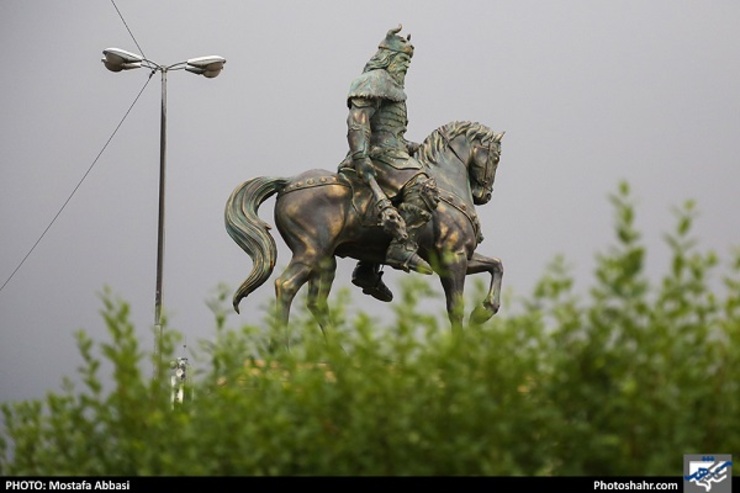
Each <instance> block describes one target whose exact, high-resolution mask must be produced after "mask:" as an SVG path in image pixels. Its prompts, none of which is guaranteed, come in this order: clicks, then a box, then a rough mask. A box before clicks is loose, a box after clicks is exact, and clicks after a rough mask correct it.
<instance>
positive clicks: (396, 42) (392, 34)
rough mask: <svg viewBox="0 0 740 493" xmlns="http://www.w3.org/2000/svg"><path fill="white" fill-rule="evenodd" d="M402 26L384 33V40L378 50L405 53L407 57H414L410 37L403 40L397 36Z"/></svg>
mask: <svg viewBox="0 0 740 493" xmlns="http://www.w3.org/2000/svg"><path fill="white" fill-rule="evenodd" d="M401 29H403V26H401V24H399V25H398V27H397V28H395V29H391V30H389V31H388V33H386V35H385V38H384V39H383V40H382V41H381V42H380V44H379V45H378V48H380V49H384V50H390V51H395V52H397V53H406V54H407V55H408V56H413V55H414V45H412V44H411V35H410V34H409V35H408V36H407V37H405V38H403V37H401V36H398V33H399V32H401Z"/></svg>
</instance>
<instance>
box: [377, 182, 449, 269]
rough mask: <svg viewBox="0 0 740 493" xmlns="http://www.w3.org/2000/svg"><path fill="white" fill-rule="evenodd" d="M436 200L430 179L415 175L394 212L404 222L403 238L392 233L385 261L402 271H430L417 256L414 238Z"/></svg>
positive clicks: (426, 219) (428, 266) (435, 192)
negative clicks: (397, 213)
mask: <svg viewBox="0 0 740 493" xmlns="http://www.w3.org/2000/svg"><path fill="white" fill-rule="evenodd" d="M438 203H439V190H438V189H437V185H436V183H435V181H434V179H433V178H429V177H427V176H426V175H423V174H422V175H418V176H417V177H416V178H414V179H413V180H411V182H409V184H408V185H406V187H404V189H403V203H402V204H401V205H400V206H399V207H398V212H399V213H400V215H401V217H402V218H403V220H404V222H405V223H406V233H407V237H406V238H402V237H400V236H396V237H395V238H393V240H391V243H390V245H389V246H388V250H387V251H386V255H385V257H386V258H385V261H386V263H387V264H388V265H390V266H391V267H394V268H396V269H401V270H404V271H406V272H408V271H410V270H414V271H416V272H420V273H422V274H431V273H432V272H433V270H432V268H431V266H430V265H429V264H428V263H427V262H426V261H425V260H424V259H423V258H421V257H420V256H419V254H418V253H417V250H418V249H419V244H418V237H419V234H420V233H421V230H422V228H423V227H424V226H425V225H426V223H427V222H428V221H429V220H430V219H431V217H432V212H433V211H434V209H435V208H436V207H437V204H438Z"/></svg>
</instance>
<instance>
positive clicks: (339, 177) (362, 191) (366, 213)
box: [281, 167, 395, 227]
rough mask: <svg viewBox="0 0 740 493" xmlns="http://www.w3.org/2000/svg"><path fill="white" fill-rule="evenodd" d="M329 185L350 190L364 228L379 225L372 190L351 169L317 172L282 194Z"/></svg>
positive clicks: (291, 184)
mask: <svg viewBox="0 0 740 493" xmlns="http://www.w3.org/2000/svg"><path fill="white" fill-rule="evenodd" d="M328 185H340V186H344V187H347V188H349V189H350V190H351V191H352V193H351V201H352V208H353V209H354V210H355V213H356V214H357V217H359V218H360V222H361V224H362V225H363V226H367V227H371V226H377V225H378V215H377V212H376V211H375V210H374V207H373V206H374V203H375V197H374V196H373V194H372V191H371V190H370V188H369V187H368V186H367V185H366V184H365V183H364V182H363V181H362V179H361V178H360V177H359V176H358V175H357V172H356V171H355V170H354V169H353V168H350V167H342V168H340V169H339V172H338V173H331V172H330V171H326V170H315V172H314V173H312V174H311V176H310V177H309V178H306V177H303V179H300V180H297V181H291V182H290V183H289V184H288V185H286V186H285V188H283V189H282V191H281V194H286V193H290V192H295V191H296V190H305V189H306V188H314V187H322V186H328ZM394 205H395V204H394Z"/></svg>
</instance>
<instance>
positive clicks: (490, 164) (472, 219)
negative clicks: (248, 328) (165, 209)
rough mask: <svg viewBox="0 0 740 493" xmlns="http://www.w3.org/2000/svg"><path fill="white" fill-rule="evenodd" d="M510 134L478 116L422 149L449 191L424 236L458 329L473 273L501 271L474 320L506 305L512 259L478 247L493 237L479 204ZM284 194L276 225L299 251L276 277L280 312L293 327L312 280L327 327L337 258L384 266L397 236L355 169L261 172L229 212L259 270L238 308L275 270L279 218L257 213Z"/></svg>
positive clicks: (231, 228)
mask: <svg viewBox="0 0 740 493" xmlns="http://www.w3.org/2000/svg"><path fill="white" fill-rule="evenodd" d="M503 135H504V133H503V132H501V133H496V132H493V131H492V130H491V129H490V128H488V127H486V126H484V125H482V124H480V123H476V122H468V121H455V122H450V123H448V124H446V125H443V126H442V127H439V128H438V129H436V130H435V131H433V132H432V133H431V134H430V135H429V136H428V137H427V138H426V139H425V140H424V141H423V142H422V144H421V145H420V146H419V149H418V150H417V152H416V154H415V157H416V159H417V160H419V162H421V163H422V164H423V166H424V167H425V168H426V169H427V170H428V172H429V174H430V176H432V177H433V178H434V179H435V180H436V182H437V187H438V189H439V193H440V197H439V198H440V200H439V203H438V205H437V207H436V209H435V210H434V213H433V217H432V219H431V220H430V221H429V222H428V223H427V225H426V226H425V229H424V230H423V231H422V232H421V234H420V235H419V254H420V255H421V257H422V258H424V259H425V260H426V261H427V262H429V264H430V265H431V266H432V268H433V269H434V271H435V273H436V274H438V276H439V277H440V279H441V283H442V287H443V289H444V293H445V298H446V303H447V312H448V316H449V319H450V323H451V326H452V329H453V331H457V330H458V329H460V328H462V326H463V288H464V284H465V276H467V275H468V274H476V273H481V272H489V273H490V274H491V282H490V286H489V288H488V293H487V295H486V297H485V299H484V300H483V302H482V304H480V305H479V306H477V307H476V308H475V310H474V311H473V312H472V314H471V315H470V322H471V323H472V324H481V323H483V322H485V321H486V320H488V319H490V318H491V317H492V316H493V315H494V314H496V312H497V311H498V310H499V307H500V303H501V301H500V295H501V280H502V276H503V265H502V263H501V260H500V259H498V258H494V257H486V256H483V255H481V254H479V253H477V252H476V251H475V250H476V248H477V246H478V244H479V243H480V242H481V241H482V240H483V235H482V234H481V231H480V222H479V220H478V216H477V215H476V212H475V206H476V205H483V204H486V203H487V202H488V201H490V200H491V194H492V192H493V183H494V179H495V177H496V169H497V167H498V163H499V159H500V156H501V138H502V137H503ZM274 194H277V199H276V202H275V210H274V219H275V224H276V225H277V228H278V231H279V232H280V235H281V236H282V237H283V240H284V241H285V243H286V244H287V246H288V247H289V248H290V250H291V252H292V254H293V257H292V258H291V260H290V262H289V264H288V266H287V268H286V269H285V270H284V271H283V273H282V274H281V275H280V276H279V277H278V278H277V280H276V281H275V294H276V301H277V303H276V315H277V320H278V322H279V323H280V324H281V325H282V326H286V325H287V323H288V319H289V315H290V305H291V303H292V301H293V298H294V297H295V295H296V293H297V292H298V290H299V289H300V288H301V287H302V286H303V285H304V284H305V283H308V308H309V310H310V311H311V313H312V315H313V316H314V318H315V319H316V320H317V322H318V323H319V326H320V327H321V329H322V331H325V329H326V328H327V327H328V326H329V325H330V321H329V310H328V303H327V300H328V296H329V291H330V289H331V285H332V282H333V281H334V277H335V273H336V266H337V262H336V257H351V258H354V259H357V260H366V261H370V262H375V263H379V264H382V263H383V261H384V259H385V252H386V249H387V248H388V244H389V242H390V240H391V236H390V235H389V234H387V233H386V232H384V230H383V229H382V228H381V227H380V225H378V224H377V216H376V215H375V214H374V213H373V211H372V209H373V197H372V194H371V192H370V190H369V187H367V185H365V184H363V183H362V182H361V180H360V178H359V177H357V176H356V174H355V173H354V171H353V170H351V169H342V170H341V171H340V172H339V173H332V172H329V171H325V170H310V171H306V172H303V173H301V174H299V175H296V176H293V177H287V178H277V177H267V176H260V177H256V178H252V179H250V180H248V181H246V182H244V183H242V184H241V185H239V186H238V187H237V188H236V189H235V190H234V191H233V193H232V194H231V196H230V197H229V199H228V202H227V204H226V210H225V222H226V230H227V231H228V233H229V235H230V236H231V237H232V238H233V239H234V241H235V242H236V243H237V244H238V245H239V246H240V247H241V248H242V249H243V250H244V251H245V252H246V253H247V254H248V255H249V256H250V257H251V259H252V271H251V272H250V274H249V277H247V279H246V280H245V281H244V282H243V283H242V284H241V286H240V287H239V288H238V289H237V290H236V292H235V293H234V298H233V305H234V309H235V310H236V312H237V313H239V302H240V301H241V300H242V299H243V298H244V297H246V296H247V295H249V294H250V293H251V292H253V291H254V290H256V289H257V288H258V287H259V286H261V285H262V284H263V283H264V282H265V281H266V280H267V279H268V278H269V277H270V275H271V274H272V271H273V270H274V268H275V260H276V257H277V247H276V245H275V240H274V238H273V237H272V235H271V234H270V232H269V230H270V225H269V224H267V223H265V222H264V221H262V220H261V219H260V218H259V216H258V215H257V212H258V209H259V207H260V205H261V204H262V203H263V202H264V201H265V200H267V199H268V198H269V197H271V196H273V195H274ZM325 333H326V332H325Z"/></svg>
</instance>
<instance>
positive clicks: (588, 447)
mask: <svg viewBox="0 0 740 493" xmlns="http://www.w3.org/2000/svg"><path fill="white" fill-rule="evenodd" d="M612 201H613V203H614V206H615V210H616V217H617V220H616V236H617V240H616V243H615V244H614V245H613V246H612V247H611V249H609V250H608V251H607V252H606V253H603V254H600V255H599V256H598V257H597V264H598V265H597V268H596V272H595V282H594V285H593V286H592V289H591V291H590V292H589V293H588V294H587V295H586V296H585V299H581V297H579V296H578V295H576V294H575V291H574V282H573V279H572V277H571V276H570V275H569V273H568V269H567V267H566V266H565V262H564V260H563V259H562V258H557V259H555V260H554V261H553V263H552V265H551V266H550V267H549V268H548V269H547V271H546V272H545V274H544V275H543V276H542V279H541V280H540V282H539V283H538V284H537V286H536V287H535V290H534V292H533V294H532V295H531V297H529V298H528V299H527V300H526V301H525V302H524V306H523V308H524V309H523V310H521V313H519V314H516V313H514V314H511V312H510V314H508V315H507V314H502V315H499V316H498V317H496V318H494V319H493V320H491V321H490V322H488V323H486V324H485V325H484V326H483V327H481V328H480V329H475V330H474V329H470V330H467V331H465V332H464V333H463V334H462V335H461V336H459V337H458V336H453V335H452V334H451V332H450V331H449V329H448V326H447V321H446V320H439V319H437V317H435V316H431V315H429V314H428V313H426V312H425V310H424V309H423V308H421V304H420V302H421V301H422V300H423V299H424V298H426V297H428V296H429V295H430V289H429V287H428V286H427V285H426V284H425V282H423V281H420V280H419V279H418V278H417V277H409V278H408V279H406V280H405V282H404V285H403V289H402V291H403V292H402V293H401V296H399V298H400V301H398V302H396V303H397V304H398V305H397V309H396V311H395V313H396V315H395V319H394V320H393V321H392V322H391V323H388V324H383V323H381V322H378V321H375V320H373V319H372V318H371V317H369V316H367V315H365V314H362V313H361V314H360V315H359V316H358V317H356V319H354V320H347V315H346V313H345V312H344V311H343V309H344V308H345V307H346V306H347V301H346V300H339V302H338V303H337V302H335V303H334V305H335V306H336V308H335V310H337V311H336V312H334V313H333V318H334V319H335V320H336V328H335V330H334V331H332V333H331V335H330V337H329V339H328V340H325V339H324V338H323V337H322V336H321V334H320V332H319V331H318V329H317V328H316V326H315V325H314V323H313V322H312V320H311V319H310V317H309V316H308V314H307V312H305V311H304V312H302V313H298V314H297V315H296V316H294V322H293V323H292V327H291V333H292V339H293V340H292V344H291V346H290V348H289V349H279V350H276V351H267V350H266V349H265V348H266V346H267V340H268V339H269V336H270V335H272V332H273V331H274V330H276V329H275V328H267V329H264V328H259V327H243V328H240V329H233V328H228V327H227V318H226V317H225V315H224V309H223V301H224V300H223V298H224V297H225V294H222V296H221V298H222V299H221V300H215V301H214V303H213V309H214V312H215V313H216V333H215V338H214V340H213V341H210V343H208V344H204V345H203V348H202V349H201V350H200V351H199V352H198V354H197V355H196V356H197V357H198V363H197V364H196V366H197V367H199V368H204V370H203V371H202V372H201V373H198V374H196V375H194V376H192V378H191V380H190V386H191V387H190V388H191V391H192V394H193V395H194V397H193V398H192V399H188V400H186V402H185V403H184V404H182V405H180V406H177V407H176V408H174V409H173V408H172V407H171V404H170V400H169V398H170V396H169V388H168V386H166V385H164V384H165V383H167V382H165V379H164V378H163V376H162V375H160V378H153V379H150V378H147V377H146V376H145V375H144V373H145V372H144V370H143V369H142V368H143V367H146V366H148V365H147V355H146V354H145V353H144V352H143V351H141V350H140V348H139V345H138V341H137V338H136V336H135V333H134V330H133V327H132V326H131V324H130V322H129V319H128V306H127V305H126V303H125V302H122V301H120V300H114V299H113V297H112V296H111V295H110V293H105V294H104V296H103V304H104V307H103V317H104V319H105V322H106V324H107V327H108V330H109V333H110V338H111V340H110V342H106V343H103V344H100V345H98V346H97V349H98V350H99V351H96V345H95V344H94V343H93V341H91V340H90V339H89V337H87V336H86V335H85V334H84V333H79V334H78V335H77V340H78V346H79V349H80V353H81V355H82V360H83V365H82V367H81V368H80V374H81V377H82V378H81V382H82V388H81V389H77V388H75V387H74V386H72V384H70V383H69V382H66V383H65V386H64V388H63V391H62V392H61V393H49V394H48V395H47V397H46V398H45V399H44V400H40V401H26V402H18V403H6V404H4V405H3V406H2V411H3V414H4V420H5V430H4V432H3V433H2V435H0V475H83V474H84V475H463V474H465V475H566V474H567V475H620V474H627V475H676V474H677V471H680V470H681V469H680V468H681V464H682V458H683V457H682V455H683V454H684V453H704V452H712V453H724V452H728V451H732V450H740V424H738V420H737V416H740V388H738V379H737V377H736V375H735V374H734V373H733V371H736V370H737V368H740V350H739V349H738V348H740V253H737V254H736V256H735V258H734V261H733V263H732V264H731V265H730V266H728V268H727V272H729V275H728V276H727V277H726V278H725V279H724V286H723V287H722V288H721V289H720V288H718V287H713V283H716V280H714V279H713V278H712V277H711V274H712V273H713V272H714V270H715V269H716V268H717V266H718V265H719V260H718V258H717V256H716V255H715V254H713V253H711V252H710V253H701V252H698V251H697V249H696V246H695V244H694V241H693V239H692V238H691V237H690V230H691V224H692V220H693V218H694V214H695V211H694V206H693V204H691V203H687V204H686V205H685V206H684V207H683V208H681V209H679V210H678V211H677V226H676V228H675V231H674V232H673V233H672V234H670V235H667V236H666V240H667V242H668V245H669V246H670V248H671V251H672V259H671V264H670V269H669V271H668V272H667V273H666V274H665V276H664V278H663V279H662V280H661V281H660V283H659V284H657V285H655V286H654V285H652V284H651V283H650V282H649V280H648V279H647V278H646V276H645V274H644V263H645V255H646V252H645V248H644V246H642V244H641V243H640V234H639V233H638V232H637V231H636V230H635V228H634V208H633V206H632V205H631V200H630V198H629V189H628V187H627V185H626V184H623V185H622V186H621V187H620V189H619V190H618V192H617V193H616V194H615V195H614V196H613V197H612ZM476 286H477V289H478V290H479V291H480V290H482V289H483V287H482V285H481V284H477V285H476ZM476 296H477V297H476V299H479V297H480V293H476ZM265 326H266V327H270V324H269V323H266V324H265ZM164 334H165V337H164V340H163V344H162V347H161V355H162V357H163V358H164V359H165V360H166V361H169V360H171V359H174V356H173V354H174V352H173V348H174V347H175V343H176V341H177V334H176V333H175V332H174V331H172V330H165V331H164ZM102 360H108V361H109V362H111V363H112V367H113V375H112V385H111V387H112V388H111V389H109V390H106V389H105V387H106V385H104V384H103V381H104V380H105V381H107V380H110V379H103V378H101V376H100V375H99V372H100V368H101V361H102ZM156 363H157V361H153V360H152V361H151V365H152V366H153V367H154V368H157V367H158V365H157V364H156ZM2 437H4V438H2Z"/></svg>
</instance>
